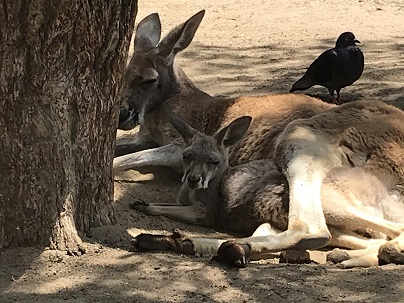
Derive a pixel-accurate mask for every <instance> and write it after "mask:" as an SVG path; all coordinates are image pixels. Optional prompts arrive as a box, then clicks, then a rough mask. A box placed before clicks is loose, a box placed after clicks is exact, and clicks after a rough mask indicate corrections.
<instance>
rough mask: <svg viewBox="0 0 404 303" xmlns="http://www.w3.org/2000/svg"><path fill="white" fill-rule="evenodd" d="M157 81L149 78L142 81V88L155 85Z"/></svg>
mask: <svg viewBox="0 0 404 303" xmlns="http://www.w3.org/2000/svg"><path fill="white" fill-rule="evenodd" d="M157 80H158V79H157V78H150V79H147V80H144V81H142V84H143V85H144V86H152V85H154V84H156V83H157Z"/></svg>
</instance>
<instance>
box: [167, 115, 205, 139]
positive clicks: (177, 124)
mask: <svg viewBox="0 0 404 303" xmlns="http://www.w3.org/2000/svg"><path fill="white" fill-rule="evenodd" d="M166 114H167V120H168V122H170V124H171V125H172V126H173V127H174V128H175V130H176V131H177V132H178V133H179V134H180V136H181V137H182V138H183V139H184V141H185V143H186V144H189V142H190V140H191V139H192V137H193V136H194V135H195V134H197V133H199V132H198V131H197V130H196V129H194V128H192V127H191V126H190V125H189V124H188V123H186V122H185V121H183V120H181V119H180V118H178V117H177V115H175V114H174V113H173V112H171V111H169V112H168V111H167V112H166Z"/></svg>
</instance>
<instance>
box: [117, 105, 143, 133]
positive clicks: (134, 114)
mask: <svg viewBox="0 0 404 303" xmlns="http://www.w3.org/2000/svg"><path fill="white" fill-rule="evenodd" d="M138 124H139V115H138V111H137V110H135V109H130V108H127V107H125V106H121V109H120V111H119V123H118V129H121V130H130V129H132V128H135V127H136V126H137V125H138Z"/></svg>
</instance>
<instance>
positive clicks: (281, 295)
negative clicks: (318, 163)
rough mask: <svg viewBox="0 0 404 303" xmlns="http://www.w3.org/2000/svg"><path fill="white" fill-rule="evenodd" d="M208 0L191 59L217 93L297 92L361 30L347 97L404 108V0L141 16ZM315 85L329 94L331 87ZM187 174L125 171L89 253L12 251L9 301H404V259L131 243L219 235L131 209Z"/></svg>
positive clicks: (5, 261)
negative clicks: (175, 232) (226, 257)
mask: <svg viewBox="0 0 404 303" xmlns="http://www.w3.org/2000/svg"><path fill="white" fill-rule="evenodd" d="M201 9H206V15H205V18H204V20H203V21H202V24H201V26H200V28H199V30H198V32H197V34H196V36H195V38H194V41H193V43H192V44H191V46H190V47H189V48H188V49H187V50H185V51H184V52H183V53H181V55H180V61H181V62H182V63H183V66H184V69H185V71H186V72H187V74H188V75H189V76H190V78H191V79H193V80H194V82H195V83H196V84H197V85H198V86H199V87H200V88H203V89H204V90H206V91H207V92H209V93H211V94H214V95H228V96H235V95H240V94H264V93H272V92H287V91H288V90H289V88H290V86H291V84H292V83H293V82H294V81H295V80H296V79H298V77H299V76H300V75H302V73H303V72H304V70H305V68H307V66H308V65H309V64H310V63H311V62H312V60H314V59H315V58H316V56H317V55H319V54H320V53H321V52H322V51H323V50H325V49H327V48H330V47H332V46H333V45H334V43H335V40H336V38H337V37H338V35H339V34H340V33H342V32H343V31H347V30H350V31H353V32H354V34H355V35H356V37H357V38H358V39H359V40H360V41H361V42H362V50H363V52H364V54H365V72H364V74H363V76H362V77H361V79H359V81H357V82H356V83H355V84H354V85H352V86H351V87H349V88H346V89H343V90H342V95H341V96H342V99H344V100H348V101H350V100H363V99H382V100H385V101H387V102H390V103H392V104H395V105H397V106H400V107H401V108H404V106H403V105H404V88H403V83H404V25H403V21H402V20H403V16H404V3H403V2H402V1H401V0H355V1H352V0H339V1H332V0H321V1H319V0H315V1H307V0H304V1H298V0H283V1H279V0H277V1H274V0H249V1H245V0H233V1H228V0H227V1H226V0H215V1H204V0H193V1H185V0H170V1H161V0H149V1H145V0H140V1H139V13H138V18H137V21H140V20H141V18H143V17H145V16H146V15H148V14H150V13H152V12H158V13H159V14H160V18H161V21H162V25H163V33H166V32H167V31H168V30H169V29H171V28H173V27H174V26H176V25H177V24H178V23H180V22H183V21H185V20H186V19H187V18H188V17H190V16H191V15H193V14H194V13H196V12H197V11H199V10H201ZM307 93H310V94H312V95H316V96H318V97H320V98H322V99H325V100H329V97H328V95H327V91H326V89H324V88H322V87H318V88H312V89H310V90H309V91H307ZM119 136H120V137H125V136H127V133H120V134H119ZM179 181H180V176H179V175H178V174H177V173H175V172H172V171H169V170H167V169H159V170H158V169H151V168H145V169H144V170H142V171H140V172H138V171H127V172H125V173H122V174H120V175H118V176H116V178H115V189H116V194H115V207H116V216H117V222H118V224H117V225H116V226H107V227H102V228H95V229H93V230H92V231H91V233H89V234H87V235H83V238H85V239H86V243H87V253H86V254H85V255H83V256H80V257H71V256H66V255H65V254H63V253H62V252H57V251H49V250H45V251H44V250H43V249H35V248H26V249H18V250H8V251H5V252H3V253H1V254H0V302H2V303H3V302H4V303H6V302H27V303H31V302H91V303H93V302H100V303H107V302H114V303H118V302H132V303H134V302H139V303H147V302H186V303H196V302H404V266H395V265H388V266H383V267H377V268H370V269H355V270H342V269H340V268H338V266H334V265H328V264H324V259H323V257H324V255H323V253H316V254H314V255H313V256H314V258H316V260H317V261H318V262H320V263H321V264H309V265H291V264H277V260H274V261H273V262H260V263H252V264H250V265H249V266H248V268H245V269H241V270H237V269H233V268H228V267H225V266H222V265H218V264H216V263H214V262H211V261H210V260H208V259H199V258H196V257H189V256H181V255H176V254H172V253H152V254H144V253H132V252H128V247H129V239H130V238H131V236H133V235H136V234H138V233H139V232H153V233H160V232H164V231H166V230H171V229H172V228H174V227H178V228H181V229H183V230H185V231H188V232H189V233H190V234H192V235H205V236H213V235H215V236H218V235H220V234H219V233H217V232H215V231H212V230H208V229H203V228H198V227H195V226H189V225H188V226H187V225H184V224H181V223H178V222H173V221H170V220H168V219H165V218H159V217H146V216H145V215H143V214H141V213H138V212H136V211H133V210H130V209H129V206H128V205H129V203H130V202H131V201H132V200H133V199H135V198H142V199H143V200H145V201H147V202H159V203H168V202H172V201H174V199H175V196H176V193H177V191H178V189H179ZM403 215H404V214H403Z"/></svg>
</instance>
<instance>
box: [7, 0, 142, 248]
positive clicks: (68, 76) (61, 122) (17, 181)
mask: <svg viewBox="0 0 404 303" xmlns="http://www.w3.org/2000/svg"><path fill="white" fill-rule="evenodd" d="M136 13H137V1H133V0H111V1H104V0H91V1H90V0H88V1H86V0H83V1H68V0H35V1H26V0H2V1H1V2H0V250H1V249H4V248H7V247H10V246H26V245H47V246H50V247H51V248H57V249H63V250H68V251H70V252H73V253H74V252H76V251H77V249H80V238H79V237H78V235H77V230H78V231H85V230H87V229H88V228H90V227H92V226H98V225H103V224H110V223H112V222H113V221H114V215H113V209H112V205H111V201H112V199H113V182H112V181H113V180H112V178H113V177H112V158H113V152H112V151H113V145H114V141H115V135H116V124H117V113H118V104H117V93H118V89H119V86H120V82H121V77H122V74H123V69H124V67H125V62H126V55H127V50H128V45H129V41H130V36H131V34H132V31H133V26H134V19H135V16H136Z"/></svg>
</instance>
